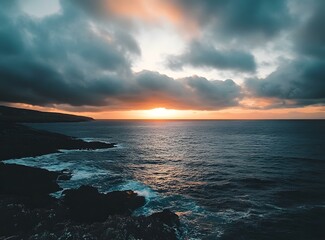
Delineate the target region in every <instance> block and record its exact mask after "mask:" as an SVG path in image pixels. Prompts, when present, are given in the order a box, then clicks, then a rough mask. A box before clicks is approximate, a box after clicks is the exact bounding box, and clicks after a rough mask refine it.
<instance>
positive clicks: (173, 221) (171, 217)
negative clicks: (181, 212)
mask: <svg viewBox="0 0 325 240" xmlns="http://www.w3.org/2000/svg"><path fill="white" fill-rule="evenodd" d="M149 217H150V218H152V219H153V220H156V221H159V222H162V223H164V224H166V225H168V226H170V227H178V226H179V224H180V222H179V217H178V216H177V214H175V213H173V212H172V211H170V210H168V209H165V210H164V211H162V212H158V213H154V214H152V215H150V216H149Z"/></svg>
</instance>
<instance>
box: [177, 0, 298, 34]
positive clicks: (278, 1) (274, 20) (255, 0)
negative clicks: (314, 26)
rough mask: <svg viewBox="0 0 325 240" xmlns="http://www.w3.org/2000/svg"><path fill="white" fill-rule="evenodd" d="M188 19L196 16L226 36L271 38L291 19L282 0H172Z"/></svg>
mask: <svg viewBox="0 0 325 240" xmlns="http://www.w3.org/2000/svg"><path fill="white" fill-rule="evenodd" d="M171 2H172V3H173V4H174V6H175V7H177V8H179V9H181V10H182V12H183V15H184V17H185V18H187V19H193V18H195V19H196V20H197V22H198V24H199V25H200V26H201V28H202V27H208V28H209V29H210V30H212V31H213V32H214V33H215V35H220V34H221V35H223V36H225V37H229V38H241V39H242V38H244V37H246V38H253V37H254V38H255V37H262V38H264V39H265V38H271V37H274V36H276V35H277V34H278V33H279V32H280V31H282V30H283V29H286V28H287V27H288V26H289V25H290V23H291V21H292V18H291V15H290V12H289V10H288V6H287V1H283V0H273V1H269V0H245V1H244V0H239V1H238V0H202V1H196V0H171Z"/></svg>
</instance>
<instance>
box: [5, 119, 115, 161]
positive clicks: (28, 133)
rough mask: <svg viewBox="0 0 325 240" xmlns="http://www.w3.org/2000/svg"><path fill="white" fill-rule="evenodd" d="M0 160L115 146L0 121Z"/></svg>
mask: <svg viewBox="0 0 325 240" xmlns="http://www.w3.org/2000/svg"><path fill="white" fill-rule="evenodd" d="M0 145H1V149H0V161H3V160H9V159H17V158H24V157H37V156H42V155H45V154H50V153H58V152H60V150H96V149H106V148H113V147H115V145H116V144H115V143H104V142H99V141H91V142H88V141H84V140H81V139H77V138H75V137H70V136H66V135H63V134H59V133H53V132H48V131H44V130H37V129H34V128H31V127H28V126H25V125H21V124H16V123H8V122H0Z"/></svg>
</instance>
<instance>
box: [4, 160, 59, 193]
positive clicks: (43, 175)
mask: <svg viewBox="0 0 325 240" xmlns="http://www.w3.org/2000/svg"><path fill="white" fill-rule="evenodd" d="M60 175H61V173H59V172H51V171H48V170H45V169H40V168H33V167H27V166H23V165H17V164H4V163H0V193H2V194H15V195H35V194H36V195H44V194H45V195H47V194H49V193H53V192H56V191H59V190H61V188H60V187H59V185H58V184H57V183H56V179H57V178H58V177H59V176H60Z"/></svg>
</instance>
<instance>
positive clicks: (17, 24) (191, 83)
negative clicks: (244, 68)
mask: <svg viewBox="0 0 325 240" xmlns="http://www.w3.org/2000/svg"><path fill="white" fill-rule="evenodd" d="M82 3H84V4H86V3H87V4H90V2H88V1H83V2H82ZM8 4H9V2H8ZM61 4H62V6H61V9H62V11H61V12H59V13H57V14H54V15H50V16H46V17H43V18H39V19H37V18H33V17H31V16H28V15H27V14H25V13H23V12H22V11H21V10H20V9H19V5H16V4H14V2H13V4H11V5H10V7H11V8H12V11H11V12H14V14H12V13H11V12H8V11H0V18H1V19H2V20H3V21H2V26H1V28H0V34H1V36H2V38H1V40H0V49H1V57H0V101H4V102H13V103H27V104H34V105H40V106H51V105H57V104H59V105H65V106H66V105H71V106H76V107H83V106H85V107H86V108H88V107H89V106H94V107H97V106H102V107H106V108H107V109H148V108H153V107H167V108H179V109H192V108H196V109H220V108H225V107H229V106H234V105H237V104H238V99H240V98H241V89H240V87H239V86H238V85H237V84H235V83H234V82H233V81H232V80H226V81H208V80H207V79H205V78H199V77H191V78H185V79H174V78H170V77H168V76H166V75H162V74H160V73H157V72H152V71H141V72H139V73H134V72H132V70H131V66H132V61H133V59H134V58H136V57H138V56H140V54H141V51H140V48H139V46H138V44H137V42H136V40H135V39H134V38H133V37H132V35H131V34H130V33H129V32H128V29H126V30H125V31H124V30H123V28H121V27H120V26H119V22H117V23H115V22H111V23H110V24H108V25H106V24H104V23H105V22H102V21H101V20H100V19H99V18H95V17H93V13H89V12H88V11H85V10H84V9H83V8H81V7H80V4H76V3H74V2H73V1H61ZM94 6H95V5H94ZM8 8H9V5H8ZM92 11H94V10H92ZM114 24H115V25H114Z"/></svg>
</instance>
